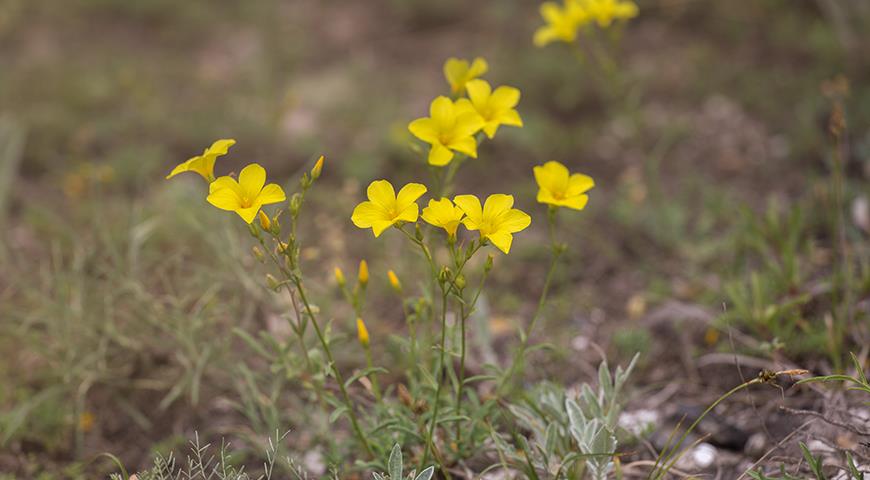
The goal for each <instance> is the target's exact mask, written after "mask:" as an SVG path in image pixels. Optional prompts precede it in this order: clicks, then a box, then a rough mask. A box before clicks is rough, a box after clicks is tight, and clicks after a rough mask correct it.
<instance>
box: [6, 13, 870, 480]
mask: <svg viewBox="0 0 870 480" xmlns="http://www.w3.org/2000/svg"><path fill="white" fill-rule="evenodd" d="M638 4H639V7H640V14H639V16H638V17H637V18H635V19H633V20H632V21H630V22H628V23H627V24H626V25H624V26H622V27H621V28H619V29H616V30H614V31H613V33H612V35H613V37H612V38H611V39H610V43H609V45H610V49H609V55H610V57H611V58H612V60H613V61H614V62H615V64H616V65H617V68H618V71H619V78H620V79H621V80H620V88H619V89H615V88H612V87H613V85H612V84H611V83H610V80H608V78H606V77H602V76H601V74H600V71H598V70H596V68H595V67H594V66H593V65H590V64H589V63H588V62H585V63H584V62H582V61H580V60H578V58H577V56H576V55H575V52H573V51H572V50H571V49H570V48H569V47H566V46H564V45H551V46H548V47H546V48H536V47H535V46H534V45H533V44H532V40H531V39H532V35H533V32H534V30H535V29H536V28H537V27H538V26H540V25H541V24H542V20H541V18H540V15H539V14H538V8H539V4H538V3H537V2H535V1H531V0H522V1H520V0H475V1H474V2H468V1H462V0H440V1H437V2H430V1H420V0H369V1H365V2H358V1H356V2H355V1H337V0H336V1H333V0H301V1H273V0H262V1H257V2H233V1H223V0H216V1H209V2H192V1H188V2H178V1H171V0H146V1H135V2H131V1H121V0H66V1H64V2H50V1H39V0H3V1H2V2H0V227H2V228H0V241H2V248H0V357H2V358H3V361H2V362H0V412H2V413H0V472H11V473H10V475H12V476H11V477H10V478H15V477H14V475H18V476H20V477H21V478H37V476H38V475H44V476H43V477H38V478H77V477H78V476H82V475H86V474H93V473H99V474H105V473H106V472H107V471H108V470H110V469H111V466H110V465H107V464H105V462H103V461H102V460H94V458H95V456H96V455H97V454H99V453H101V452H107V451H108V452H112V453H113V454H115V455H117V456H118V457H119V458H121V459H122V460H123V461H124V462H125V464H126V465H127V466H128V468H130V469H135V468H136V467H143V466H146V465H147V464H148V463H149V462H150V458H151V455H152V452H155V451H167V450H168V449H172V448H175V447H177V446H178V445H182V446H183V445H184V444H185V443H186V442H187V440H188V439H189V438H191V437H192V435H193V432H194V431H196V432H199V434H200V435H201V436H202V437H204V438H208V439H210V440H211V441H217V442H218V443H219V439H220V438H230V439H236V441H237V444H238V445H239V446H242V447H244V446H245V445H249V444H250V445H252V450H251V452H252V453H251V455H252V456H253V455H256V453H255V452H258V451H260V449H259V445H258V444H257V442H258V441H259V442H262V440H263V439H264V438H265V437H266V436H268V435H269V434H270V433H271V432H274V431H275V429H276V428H281V429H291V430H292V431H293V433H292V435H291V438H292V441H291V443H292V446H291V450H292V451H294V452H297V453H299V452H301V453H299V454H300V455H302V454H303V453H304V452H306V451H314V450H310V447H311V446H312V445H318V444H319V443H318V435H320V433H318V432H321V431H323V430H324V425H327V424H328V419H326V418H321V417H320V416H317V415H313V414H309V413H308V412H307V410H306V409H309V408H310V407H309V406H307V405H306V404H305V402H304V401H303V400H301V399H294V398H293V381H292V379H291V380H287V379H274V378H273V376H272V375H270V372H269V371H268V365H265V364H264V363H263V362H262V361H260V360H259V359H258V357H257V355H256V353H254V352H252V351H251V349H250V348H249V346H248V345H247V344H246V343H245V342H243V341H240V339H239V337H238V336H237V335H235V334H234V333H233V330H234V329H241V330H244V331H247V332H249V333H251V334H252V335H256V334H257V332H260V331H267V332H269V333H270V334H272V335H274V336H276V337H277V338H282V336H283V337H286V336H287V334H288V332H287V329H286V326H285V323H284V321H283V319H282V318H281V315H282V313H283V309H284V308H285V307H286V305H283V304H282V300H281V299H280V298H276V296H274V295H273V294H272V293H271V292H270V291H269V290H268V289H266V288H265V286H264V281H263V274H264V273H265V269H264V268H263V267H262V266H260V265H259V264H258V263H257V262H255V261H254V259H253V258H252V257H251V255H250V254H249V248H250V239H249V238H248V237H247V233H246V232H245V231H244V229H242V228H239V227H240V225H239V224H238V221H237V219H236V218H231V216H230V215H228V214H225V213H224V212H220V211H217V210H215V209H213V208H211V207H210V206H209V205H207V204H206V202H205V201H204V199H203V195H202V185H201V183H200V182H198V179H197V178H184V179H183V180H182V179H181V178H179V179H178V180H175V181H172V182H167V181H165V180H164V176H165V175H166V174H167V173H168V172H169V171H170V170H171V169H172V167H173V166H174V165H176V164H177V163H179V162H180V161H183V160H185V159H187V158H189V157H191V156H193V155H196V154H198V153H199V152H200V151H201V150H202V149H203V148H204V147H206V146H207V145H209V144H210V143H211V142H212V141H213V140H215V139H218V138H235V139H236V140H237V141H238V144H237V145H236V146H235V147H234V148H233V149H232V151H231V153H230V155H229V156H227V157H223V158H222V159H220V160H219V161H218V163H217V170H218V173H219V174H227V173H229V172H233V171H238V169H240V168H241V166H243V165H244V164H246V163H248V162H258V163H261V164H262V165H264V166H265V167H266V168H267V170H268V171H269V175H270V178H271V179H274V180H276V181H280V182H281V183H284V184H286V185H287V186H288V189H289V190H293V189H295V186H296V181H297V180H296V179H297V177H298V175H300V174H301V172H303V171H306V170H307V169H309V168H310V167H311V165H312V163H313V161H314V160H315V159H316V158H317V157H318V156H319V155H321V154H323V155H325V156H326V166H325V169H324V176H323V178H322V180H321V182H320V183H319V184H318V185H317V186H316V188H315V189H314V190H313V193H312V197H311V198H310V199H309V202H308V203H307V206H306V209H307V210H306V211H305V212H304V213H303V219H304V220H303V223H304V228H303V229H302V230H301V232H302V234H301V235H302V238H303V241H305V242H307V246H306V247H304V249H303V257H304V259H305V262H306V273H307V275H308V276H309V277H310V280H309V282H310V283H311V285H312V288H313V289H314V291H315V292H316V295H317V300H316V301H317V303H318V304H319V305H320V307H321V309H322V310H323V311H325V312H327V315H328V317H329V318H331V319H332V320H333V321H334V325H333V328H334V329H335V330H336V331H337V332H339V335H344V336H345V337H347V339H346V340H345V341H348V342H350V341H352V340H353V335H354V325H353V322H352V315H353V314H352V312H351V310H350V308H349V307H348V306H347V305H345V304H343V302H342V301H341V297H340V295H338V294H337V292H336V291H335V288H334V285H333V283H334V282H333V280H332V279H331V275H332V269H333V267H334V266H340V267H342V268H344V269H345V270H346V271H347V272H349V273H348V274H349V275H354V274H355V273H354V272H355V267H356V265H357V263H358V262H359V260H360V259H362V258H366V259H368V261H369V265H370V268H371V270H372V277H373V279H374V280H373V285H374V286H373V287H372V292H371V295H372V299H371V301H370V305H369V306H368V307H367V309H368V310H369V312H370V315H371V319H370V320H368V321H367V323H368V324H369V329H370V330H371V331H372V338H373V339H375V338H387V337H388V336H389V334H390V333H391V332H392V331H393V330H395V328H396V326H397V325H401V321H402V316H401V311H399V310H397V307H396V305H395V302H394V301H393V300H391V299H390V298H389V287H388V285H387V283H386V271H387V269H395V270H396V271H397V273H398V274H399V276H400V278H406V279H408V280H407V282H409V283H413V281H414V280H413V278H414V275H415V273H414V272H415V270H414V269H415V268H416V267H414V266H411V265H406V264H397V263H396V260H395V256H391V255H389V253H390V252H393V251H396V249H401V248H404V247H403V243H402V238H400V237H399V236H398V235H386V236H385V237H384V238H383V239H379V241H373V240H372V238H371V234H370V233H369V232H367V231H363V230H359V229H356V228H354V227H353V225H352V224H351V223H350V221H349V217H350V213H351V211H352V209H353V206H354V205H355V204H356V203H357V202H359V201H360V200H361V199H363V196H364V186H365V185H367V184H368V182H370V181H371V180H374V179H378V178H388V179H390V180H391V181H392V182H393V183H394V184H396V183H404V182H407V181H411V180H415V181H421V180H425V179H427V178H428V177H427V175H428V173H429V172H428V171H427V168H426V167H425V165H424V163H423V161H422V160H421V159H420V158H421V157H420V155H419V153H417V152H415V151H414V149H413V148H411V145H412V144H413V143H414V141H413V139H412V138H411V137H410V135H409V134H408V132H407V123H408V122H409V121H410V120H412V119H414V118H417V117H420V116H424V115H425V114H426V112H427V109H428V104H429V102H430V100H431V99H432V98H434V97H435V96H437V95H441V94H444V93H445V92H446V91H447V84H446V83H445V81H444V78H443V74H442V65H443V63H444V61H445V60H446V59H447V58H448V57H459V58H468V59H471V58H473V57H477V56H482V57H484V58H486V59H487V61H488V62H489V65H490V71H489V73H488V74H487V75H486V78H487V79H488V80H489V81H490V82H491V83H492V84H493V85H501V84H506V85H512V86H515V87H517V88H519V89H520V90H521V91H522V100H521V101H520V104H519V107H518V110H519V112H520V114H521V115H522V117H523V120H524V123H525V126H524V128H522V129H516V128H510V127H503V128H502V130H500V131H499V134H498V136H497V137H496V139H495V140H494V141H491V142H486V143H485V144H484V146H483V147H482V148H481V151H480V159H479V161H471V162H468V163H467V164H466V165H465V168H463V169H462V171H461V172H460V174H459V175H458V177H457V182H458V185H459V188H458V190H460V191H463V192H468V193H477V194H489V193H495V192H512V193H514V194H515V195H516V196H517V203H518V205H519V206H520V208H523V209H524V210H526V211H528V212H530V213H531V214H532V215H533V217H536V216H537V218H541V219H542V218H543V213H544V212H545V209H544V208H543V207H542V206H540V205H538V204H536V203H535V202H534V195H535V192H536V186H535V183H534V180H533V178H532V175H531V169H532V167H533V166H534V165H539V164H542V163H543V162H545V161H547V160H559V161H561V162H563V163H565V164H566V165H568V166H569V168H571V170H572V171H581V172H584V173H586V174H589V175H591V176H592V177H594V178H595V180H596V184H597V186H596V188H595V189H594V190H593V192H592V194H591V200H590V202H589V206H588V207H587V209H586V210H585V211H583V212H582V213H579V214H576V215H566V216H564V219H565V231H564V234H563V238H564V239H565V241H566V242H567V243H568V244H569V246H570V254H569V256H568V260H567V262H566V267H564V268H562V269H561V270H559V273H558V275H559V278H558V279H557V287H556V288H555V291H554V303H553V306H552V307H551V308H550V310H549V311H548V314H547V316H546V318H545V320H544V324H543V328H542V329H540V330H539V331H538V337H539V338H537V339H536V340H537V341H546V342H549V343H552V344H553V347H554V348H553V349H552V350H547V351H542V352H540V353H538V354H536V355H539V357H538V358H537V359H538V363H537V367H536V368H535V369H529V370H530V371H529V374H530V375H531V376H532V377H536V378H547V377H550V378H554V379H558V380H561V381H563V382H565V383H567V384H571V383H572V382H576V381H578V380H580V379H586V378H588V377H589V376H590V375H592V376H594V365H595V364H597V362H598V361H599V360H600V355H599V354H598V352H597V350H596V349H595V348H592V347H591V345H594V346H598V347H600V349H602V350H604V351H606V352H607V353H608V354H609V355H610V356H611V362H612V363H614V364H615V363H618V362H623V363H624V362H625V361H626V360H627V359H628V358H630V357H631V355H632V354H633V353H634V352H635V351H641V352H643V354H644V355H643V357H642V360H641V367H640V370H639V373H636V377H635V381H636V382H638V383H639V384H640V385H642V386H644V388H649V389H651V390H652V389H660V388H662V387H663V386H665V385H668V384H670V383H673V382H674V381H675V380H674V379H678V380H677V381H679V382H681V383H680V385H681V386H680V388H681V389H682V391H683V392H684V394H685V395H686V398H687V399H698V400H697V401H698V402H703V401H707V400H710V398H709V397H710V396H711V395H712V398H715V396H716V395H717V394H718V393H721V392H722V391H723V390H722V389H723V387H727V386H729V385H733V384H734V380H737V381H738V383H739V378H738V377H737V374H736V372H734V371H733V368H731V369H730V370H729V369H727V366H726V368H723V370H722V372H725V373H721V372H719V373H717V374H716V375H710V373H711V372H714V371H716V370H710V369H713V368H714V364H715V362H714V361H713V360H715V357H708V359H712V360H710V363H709V364H707V365H708V367H707V368H705V367H703V366H700V367H699V366H698V365H699V364H698V363H697V361H696V359H697V358H698V357H699V356H703V355H710V354H716V353H717V352H718V353H722V352H726V353H728V352H730V353H735V351H739V352H740V353H742V354H745V355H752V356H754V357H761V358H767V359H771V361H774V362H777V361H778V362H784V361H786V359H787V360H788V361H794V362H800V364H801V365H803V366H807V367H808V368H809V367H813V368H815V369H817V370H819V371H822V372H824V371H836V370H837V369H838V368H840V367H841V366H842V364H843V360H844V359H845V358H846V355H847V354H848V352H849V351H850V350H856V349H859V350H860V348H865V349H866V346H867V343H866V341H867V340H868V338H870V337H868V336H867V334H868V326H867V318H868V317H867V310H868V305H867V303H868V302H867V298H868V297H867V295H868V292H870V269H868V268H867V263H866V262H863V260H866V258H867V257H866V240H867V234H868V232H870V205H868V198H870V197H868V195H870V188H868V183H867V180H868V177H870V129H868V128H870V88H868V80H870V38H868V35H870V3H868V2H866V1H861V0H839V1H838V0H818V1H812V0H797V1H796V0H759V1H752V2H748V1H743V2H726V1H714V0H644V1H638ZM838 111H839V112H842V113H843V115H844V118H845V124H846V127H845V133H843V134H841V135H840V136H839V137H837V136H836V135H832V133H831V129H830V125H831V120H830V119H831V114H832V112H838ZM837 158H839V159H840V160H836V159H837ZM834 161H840V162H841V163H840V165H841V166H842V171H843V172H844V174H845V175H844V178H845V183H844V184H843V185H842V186H844V189H843V191H844V194H843V195H842V196H841V197H838V194H837V191H838V190H837V188H839V187H838V186H837V185H838V183H837V182H836V181H834V180H832V172H833V171H834V167H835V166H836V165H835V164H834V163H833V162H834ZM841 217H842V219H843V222H842V223H837V222H838V218H841ZM543 225H544V222H543V221H538V222H533V225H532V229H531V231H529V232H527V233H524V234H522V235H518V236H517V240H516V241H515V246H514V248H515V251H514V252H512V253H511V255H510V256H501V255H499V256H497V258H496V267H497V268H496V270H495V271H494V274H493V276H492V277H491V282H492V285H493V287H492V288H493V290H492V291H491V293H490V296H489V297H488V298H485V299H484V300H485V311H484V315H485V318H486V322H485V323H484V324H483V327H485V328H484V329H483V330H485V332H484V333H478V334H477V342H478V344H479V345H478V346H477V347H476V348H477V353H476V358H477V363H478V365H479V364H480V363H481V362H484V361H491V360H496V361H501V359H504V358H505V344H506V343H508V342H513V341H514V339H515V325H517V324H522V323H524V322H525V319H526V318H528V316H529V315H530V314H531V312H532V311H533V310H534V303H535V301H536V299H537V295H538V292H539V288H540V287H539V286H540V285H541V283H542V281H543V277H544V275H545V273H546V272H545V268H546V258H547V255H548V252H547V250H546V248H542V247H541V245H542V244H543V242H544V239H545V236H546V232H545V229H544V228H542V227H543ZM838 225H841V226H842V225H845V226H844V227H843V228H844V229H845V231H846V235H845V238H846V240H847V242H848V245H849V247H848V248H849V252H850V255H852V257H851V258H853V259H856V261H855V264H856V265H859V267H856V269H854V272H852V273H850V274H849V275H850V276H849V278H850V279H853V281H852V280H850V283H849V285H851V286H852V287H850V289H849V290H848V292H850V293H849V295H851V296H850V297H845V298H846V303H843V302H842V300H843V297H844V296H845V294H842V295H841V294H840V293H838V292H841V291H840V290H838V285H840V284H841V283H842V278H843V277H842V276H841V275H840V274H841V273H842V272H841V271H840V269H839V268H838V267H837V265H838V262H837V261H836V259H837V258H838V255H840V254H841V253H842V252H841V251H840V250H839V247H838V246H837V242H835V241H834V240H835V238H836V232H837V231H838V228H839V227H838ZM406 263H407V262H406ZM862 265H863V267H861V266H862ZM850 302H851V303H850ZM862 302H863V303H862ZM843 304H848V305H849V307H848V308H849V309H850V312H849V314H848V315H847V316H846V317H843V315H839V314H838V313H837V312H838V308H840V306H841V305H843ZM842 318H846V319H844V320H842V322H843V323H838V322H839V321H840V320H838V319H842ZM675 341H679V342H681V345H684V346H685V349H684V351H679V352H677V351H675V349H673V348H672V346H673V345H674V342H675ZM385 342H386V340H385ZM862 342H865V343H862ZM669 347H671V348H669ZM385 348H386V347H385ZM653 360H655V361H653ZM340 361H341V362H343V365H346V366H347V368H349V369H350V368H354V366H355V365H356V362H357V361H358V358H355V357H351V356H349V357H348V358H346V359H340ZM566 365H567V366H569V368H566ZM701 365H704V364H701ZM732 377H733V378H732ZM687 401H688V400H687ZM331 454H334V452H333V453H331V452H322V456H324V457H325V458H326V460H323V459H317V458H315V459H310V460H311V462H313V464H317V462H320V463H321V464H322V463H324V462H326V461H329V460H331V459H330V455H331Z"/></svg>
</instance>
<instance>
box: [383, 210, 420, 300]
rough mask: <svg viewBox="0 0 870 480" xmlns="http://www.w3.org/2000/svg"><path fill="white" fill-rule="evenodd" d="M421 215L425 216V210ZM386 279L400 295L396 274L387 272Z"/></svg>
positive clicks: (400, 289) (400, 285)
mask: <svg viewBox="0 0 870 480" xmlns="http://www.w3.org/2000/svg"><path fill="white" fill-rule="evenodd" d="M423 212H424V213H423V214H424V215H425V212H426V210H425V209H423ZM387 278H388V279H389V280H390V286H391V287H393V290H395V291H396V292H397V293H402V282H400V281H399V277H397V276H396V272H394V271H392V270H387Z"/></svg>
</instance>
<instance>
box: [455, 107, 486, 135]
mask: <svg viewBox="0 0 870 480" xmlns="http://www.w3.org/2000/svg"><path fill="white" fill-rule="evenodd" d="M484 123H485V122H484V119H483V117H481V116H480V114H478V113H477V111H473V112H471V111H469V112H465V113H462V114H461V115H458V116H457V117H456V123H455V124H454V125H453V130H452V133H453V138H458V137H467V136H471V135H474V134H475V133H477V131H478V130H480V129H481V128H483V124H484Z"/></svg>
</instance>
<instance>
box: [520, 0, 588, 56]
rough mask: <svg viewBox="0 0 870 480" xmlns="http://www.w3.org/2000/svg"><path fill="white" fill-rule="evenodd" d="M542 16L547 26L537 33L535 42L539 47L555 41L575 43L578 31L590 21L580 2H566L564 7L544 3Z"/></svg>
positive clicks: (577, 0) (566, 0) (552, 3)
mask: <svg viewBox="0 0 870 480" xmlns="http://www.w3.org/2000/svg"><path fill="white" fill-rule="evenodd" d="M541 16H542V17H543V18H544V20H545V21H546V22H547V24H546V25H544V26H543V27H540V28H538V29H537V30H536V31H535V36H534V38H533V42H534V43H535V45H536V46H538V47H543V46H544V45H547V44H549V43H552V42H555V41H561V42H565V43H574V41H575V40H576V39H577V30H578V29H579V28H580V27H581V26H582V25H583V24H585V23H586V22H588V21H589V15H588V13H587V12H586V10H584V9H583V8H582V7H581V6H580V1H579V0H564V3H563V4H562V5H559V4H557V3H555V2H544V3H542V4H541Z"/></svg>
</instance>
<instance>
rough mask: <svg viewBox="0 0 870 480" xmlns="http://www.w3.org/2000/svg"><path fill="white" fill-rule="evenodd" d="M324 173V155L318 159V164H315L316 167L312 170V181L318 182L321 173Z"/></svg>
mask: <svg viewBox="0 0 870 480" xmlns="http://www.w3.org/2000/svg"><path fill="white" fill-rule="evenodd" d="M322 171H323V155H321V156H320V158H318V159H317V162H316V163H315V164H314V167H312V168H311V179H312V180H317V179H318V178H320V172H322Z"/></svg>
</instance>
